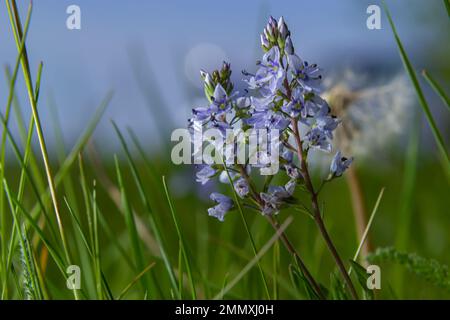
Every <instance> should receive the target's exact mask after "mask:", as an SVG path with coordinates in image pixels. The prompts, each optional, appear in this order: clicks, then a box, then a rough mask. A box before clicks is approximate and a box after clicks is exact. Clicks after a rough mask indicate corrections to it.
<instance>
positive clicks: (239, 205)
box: [223, 162, 270, 300]
mask: <svg viewBox="0 0 450 320" xmlns="http://www.w3.org/2000/svg"><path fill="white" fill-rule="evenodd" d="M223 167H224V169H225V171H226V173H227V176H228V181H229V182H230V186H231V189H232V191H233V195H234V200H235V202H236V205H237V207H238V211H239V213H240V215H241V219H242V223H243V224H244V227H245V231H246V232H247V235H248V237H249V239H250V244H251V247H252V250H253V254H254V255H255V257H256V256H257V254H258V250H257V249H256V244H255V240H254V239H253V236H252V233H251V232H250V229H249V227H248V223H247V219H246V218H245V215H244V211H243V210H242V206H241V202H240V201H239V196H238V195H237V193H236V190H234V186H233V179H231V176H230V173H229V172H228V168H227V166H226V165H225V162H224V163H223ZM256 263H257V265H258V270H259V273H260V276H261V280H262V282H263V285H264V291H265V294H266V296H267V299H269V300H270V293H269V287H268V285H267V281H266V277H265V276H264V272H263V270H262V267H261V265H260V263H259V259H258V260H257V261H256Z"/></svg>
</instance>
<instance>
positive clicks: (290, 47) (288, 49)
mask: <svg viewBox="0 0 450 320" xmlns="http://www.w3.org/2000/svg"><path fill="white" fill-rule="evenodd" d="M284 52H286V54H287V55H291V54H294V46H293V44H292V40H291V37H290V36H288V37H287V38H286V42H285V45H284Z"/></svg>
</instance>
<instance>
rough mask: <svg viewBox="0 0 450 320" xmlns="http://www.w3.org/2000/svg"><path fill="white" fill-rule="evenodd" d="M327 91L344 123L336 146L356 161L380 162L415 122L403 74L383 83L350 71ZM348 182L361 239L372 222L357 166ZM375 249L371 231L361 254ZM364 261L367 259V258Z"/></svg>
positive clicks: (348, 172)
mask: <svg viewBox="0 0 450 320" xmlns="http://www.w3.org/2000/svg"><path fill="white" fill-rule="evenodd" d="M325 85H326V87H327V88H329V89H328V90H327V91H326V93H325V99H326V100H327V101H328V103H329V105H330V107H331V110H332V113H333V114H334V115H335V116H337V117H338V118H339V119H341V121H342V124H341V126H339V127H338V128H337V130H336V131H335V136H334V143H335V144H334V145H335V146H336V147H337V148H338V149H340V150H342V152H343V154H351V155H354V156H355V159H356V163H357V164H358V163H362V162H361V159H364V158H366V159H367V158H370V157H373V158H374V159H376V163H377V164H380V163H381V161H380V160H382V157H383V155H385V154H386V153H387V152H386V150H389V149H391V148H392V147H393V146H394V145H395V143H397V144H398V143H399V142H400V141H401V138H402V134H404V133H405V132H406V131H407V130H408V127H407V124H408V123H409V122H410V121H411V119H412V117H411V115H412V114H413V111H412V106H413V105H414V100H413V99H414V93H413V91H412V89H411V87H410V84H409V81H408V79H407V78H406V77H405V76H404V75H403V74H398V75H395V76H394V77H391V78H390V79H388V80H387V81H385V82H384V83H382V84H379V85H377V84H368V79H367V77H364V76H360V75H357V74H355V73H353V72H352V71H350V70H347V71H346V72H344V75H343V76H342V77H340V79H339V81H332V80H331V81H330V82H329V83H328V84H327V83H325ZM345 177H346V181H347V184H348V187H349V189H350V196H351V201H352V207H353V213H354V217H355V227H356V233H357V236H358V241H360V240H361V239H362V238H363V235H364V232H365V229H366V227H367V223H368V215H367V206H366V201H365V196H364V190H363V185H362V183H361V181H360V179H359V174H358V171H357V167H355V166H352V167H351V168H349V170H347V174H346V176H345ZM372 249H373V245H372V242H371V239H370V236H369V235H368V234H367V236H366V238H365V242H364V245H363V247H362V252H361V256H362V258H364V257H366V256H367V254H368V253H369V252H371V251H372ZM362 263H363V264H365V261H364V259H363V261H362Z"/></svg>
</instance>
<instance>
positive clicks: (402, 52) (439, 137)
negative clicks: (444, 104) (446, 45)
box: [383, 1, 450, 171]
mask: <svg viewBox="0 0 450 320" xmlns="http://www.w3.org/2000/svg"><path fill="white" fill-rule="evenodd" d="M383 6H384V10H385V12H386V15H387V18H388V20H389V24H390V25H391V29H392V32H393V33H394V37H395V41H396V43H397V47H398V50H399V53H400V57H401V59H402V61H403V66H404V67H405V70H406V71H407V73H408V75H409V77H410V79H411V82H412V84H413V86H414V89H415V90H416V93H417V97H418V99H419V103H420V105H421V107H422V110H423V112H424V113H425V116H426V118H427V121H428V124H429V125H430V128H431V131H432V132H433V136H434V139H435V140H436V144H437V146H438V149H439V151H440V152H441V155H442V157H443V159H444V160H445V170H447V171H449V170H450V159H449V156H448V153H447V149H446V147H445V143H444V139H443V138H442V135H441V133H440V131H439V129H438V127H437V125H436V122H435V121H434V118H433V115H432V114H431V111H430V108H429V106H428V103H427V101H426V99H425V95H424V94H423V91H422V88H421V87H420V84H419V81H418V79H417V76H416V72H415V70H414V68H413V66H412V65H411V62H410V61H409V58H408V55H407V54H406V51H405V49H404V47H403V44H402V42H401V40H400V37H399V36H398V33H397V29H396V28H395V25H394V21H393V20H392V17H391V14H390V12H389V9H388V7H387V5H386V3H385V2H384V1H383Z"/></svg>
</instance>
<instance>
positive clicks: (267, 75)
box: [247, 47, 285, 97]
mask: <svg viewBox="0 0 450 320" xmlns="http://www.w3.org/2000/svg"><path fill="white" fill-rule="evenodd" d="M280 57H281V56H280V49H279V48H278V47H272V49H270V50H269V51H267V52H266V53H265V54H264V56H263V59H262V61H260V62H259V63H258V65H259V66H260V68H259V69H258V71H257V72H256V75H254V76H252V77H251V78H250V79H249V80H247V83H248V85H249V88H250V89H258V90H259V91H260V93H261V94H262V95H263V96H265V97H267V96H273V95H274V94H275V93H276V91H277V90H278V89H280V88H281V85H282V82H283V80H284V76H285V71H284V69H283V68H282V66H281V61H280Z"/></svg>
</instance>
